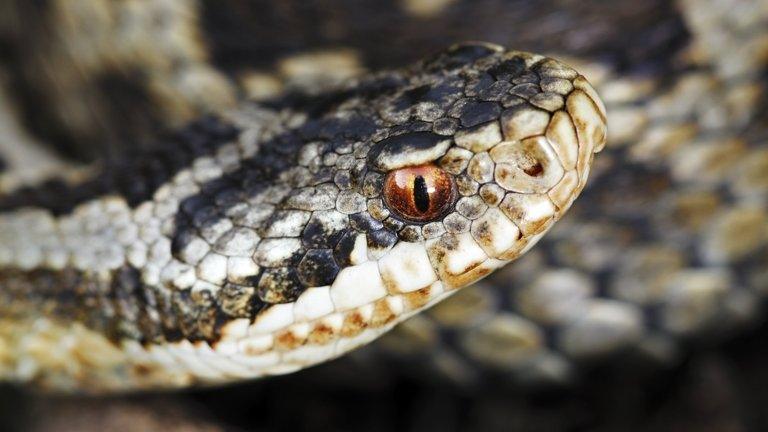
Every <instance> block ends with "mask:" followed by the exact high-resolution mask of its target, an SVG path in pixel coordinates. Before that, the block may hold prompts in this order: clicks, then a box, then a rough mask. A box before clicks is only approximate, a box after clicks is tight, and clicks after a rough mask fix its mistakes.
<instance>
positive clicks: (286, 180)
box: [0, 44, 606, 390]
mask: <svg viewBox="0 0 768 432" xmlns="http://www.w3.org/2000/svg"><path fill="white" fill-rule="evenodd" d="M605 115H606V113H605V109H604V107H603V106H602V102H600V100H599V99H598V98H597V95H596V93H595V92H594V90H593V89H592V88H591V86H590V85H589V84H588V83H587V81H586V79H584V77H583V76H581V75H579V74H578V73H577V72H576V71H574V70H573V69H571V68H569V67H567V66H565V65H563V64H562V63H559V62H557V61H555V60H552V59H549V58H545V57H542V56H538V55H532V54H527V53H521V52H514V51H504V50H503V49H502V48H500V47H497V46H494V45H482V44H473V45H459V46H456V47H453V48H451V49H449V50H447V51H445V52H443V53H440V54H437V55H435V56H433V57H432V58H430V59H428V60H425V61H423V62H420V63H418V64H417V65H415V66H413V67H411V68H408V69H403V70H398V71H394V72H382V73H378V74H374V75H373V76H371V77H370V78H363V79H361V80H359V81H356V82H352V83H350V84H348V85H346V86H344V87H342V88H339V89H336V90H333V91H331V92H328V93H323V94H320V95H317V96H301V95H296V96H293V97H289V98H287V99H285V100H282V101H276V102H272V103H270V104H267V105H264V106H259V105H253V104H249V103H246V104H244V105H242V106H241V107H240V108H239V109H237V110H233V111H230V112H228V113H226V114H223V115H222V116H221V117H220V118H212V119H206V120H203V121H199V122H197V123H195V124H193V125H190V126H188V127H186V128H185V129H183V130H182V132H180V133H179V134H177V136H176V137H174V138H172V139H169V142H168V144H165V145H163V146H158V150H154V151H152V152H141V151H138V152H135V153H134V154H131V155H128V156H126V157H125V158H124V159H122V160H121V163H119V164H115V165H114V166H112V165H107V166H105V167H104V168H102V170H101V171H100V172H98V171H97V172H96V173H94V174H93V175H92V178H93V179H92V180H85V181H83V182H80V183H79V184H74V185H70V186H66V185H65V186H62V184H61V183H60V182H47V183H43V184H38V185H35V186H29V187H26V188H22V189H18V190H16V191H14V192H12V193H9V194H8V195H7V196H6V197H4V198H2V199H0V208H2V209H5V210H6V212H5V213H3V214H2V215H0V265H2V267H3V268H2V272H0V300H1V303H2V305H3V306H0V311H2V313H3V314H2V321H0V336H2V337H1V338H0V340H2V343H3V344H4V345H5V352H6V353H7V354H6V355H5V357H6V358H4V359H3V362H2V363H0V365H2V369H0V372H2V374H3V375H4V376H6V377H8V378H11V379H19V380H29V381H35V382H38V383H39V384H41V385H44V386H50V387H56V388H63V389H66V388H81V389H84V390H98V389H120V388H133V387H140V388H142V387H156V386H159V387H163V386H183V385H189V384H192V383H195V382H206V383H216V382H227V381H233V380H236V379H243V378H250V377H256V376H261V375H266V374H277V373H285V372H289V371H293V370H297V369H300V368H303V367H305V366H308V365H311V364H314V363H317V362H319V361H323V360H326V359H328V358H332V357H335V356H338V355H340V354H342V353H344V352H346V351H348V350H350V349H352V348H354V347H356V346H358V345H360V344H362V343H365V342H367V341H370V340H372V339H373V338H375V337H376V336H378V335H380V334H381V333H382V332H384V331H385V330H387V329H389V328H391V327H392V326H393V325H394V324H396V323H397V322H399V321H401V320H403V319H404V318H405V317H407V316H410V315H411V314H413V313H414V312H416V311H418V310H420V309H422V308H424V307H426V306H428V305H431V304H433V303H435V302H436V301H437V300H439V299H442V298H444V297H446V296H447V295H449V294H452V293H453V292H454V291H455V290H456V289H457V288H461V287H464V286H466V285H468V284H471V283H472V282H474V281H476V280H478V279H480V278H482V277H484V276H486V275H488V274H489V273H491V272H492V271H493V270H495V269H497V268H499V267H501V266H503V265H504V264H506V263H507V262H509V261H511V260H513V259H516V258H517V257H518V256H520V255H522V254H523V253H524V252H525V251H527V250H528V249H530V248H531V247H532V246H533V245H534V244H535V243H536V241H537V240H538V239H539V238H540V237H541V236H542V235H543V234H544V233H545V232H546V231H547V230H548V229H549V228H550V227H551V225H552V224H553V223H554V222H555V221H556V220H558V219H559V218H560V217H561V216H562V215H563V213H564V212H565V210H567V209H568V208H569V207H570V205H571V203H572V202H573V200H574V199H575V198H576V196H577V195H578V193H579V192H580V191H581V189H582V188H583V187H584V186H585V184H586V181H587V177H588V174H589V171H590V166H591V164H592V159H593V154H594V153H595V152H598V151H600V150H601V149H602V147H603V145H604V144H605V137H606V128H605ZM423 164H435V165H437V166H438V167H440V168H442V170H444V171H445V172H447V173H448V174H450V176H451V177H452V178H453V180H452V182H454V183H455V188H456V192H457V193H456V195H455V200H454V202H452V203H451V206H450V208H449V210H448V211H447V213H444V214H441V215H440V216H439V217H437V218H435V219H433V220H427V221H424V222H423V223H422V222H420V223H414V222H409V221H408V220H407V219H404V218H403V217H401V216H399V215H398V214H397V213H396V212H395V211H393V210H392V209H390V208H388V206H387V204H386V200H385V197H384V196H383V195H382V194H383V193H386V192H385V190H383V188H382V184H383V180H384V176H385V175H386V174H387V173H388V172H391V171H393V170H397V169H399V168H405V167H409V166H417V165H423ZM41 345H46V346H47V350H48V351H49V352H51V353H53V354H52V355H51V356H48V357H46V356H41V355H40V352H39V351H38V350H39V347H40V346H41Z"/></svg>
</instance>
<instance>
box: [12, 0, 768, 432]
mask: <svg viewBox="0 0 768 432" xmlns="http://www.w3.org/2000/svg"><path fill="white" fill-rule="evenodd" d="M467 40H482V41H488V42H494V43H498V44H501V45H504V46H507V47H511V48H515V49H520V50H526V51H533V52H539V53H544V54H547V55H552V56H556V57H558V58H561V59H563V60H564V61H566V62H568V63H570V64H572V65H573V66H574V67H576V69H578V70H579V71H580V72H582V73H583V74H584V75H586V76H587V78H588V79H589V80H590V81H591V82H592V83H593V84H594V85H595V87H596V88H597V90H598V92H599V93H600V94H601V95H602V97H603V99H604V101H605V102H606V106H607V108H608V118H609V144H608V147H607V148H606V150H605V151H604V152H603V153H602V154H601V155H600V156H599V157H598V160H597V162H596V167H595V169H594V173H593V175H592V179H591V180H590V185H589V186H588V187H587V189H586V190H585V192H584V194H583V196H582V197H581V198H580V199H579V200H577V202H576V204H575V205H574V207H573V209H572V210H571V212H570V214H569V215H568V216H567V217H566V218H565V219H564V220H563V221H561V222H560V223H559V224H558V225H557V226H556V228H555V229H554V230H553V232H552V233H551V234H549V235H548V236H547V237H545V239H544V240H543V241H542V242H541V243H540V244H539V245H538V246H537V247H536V248H534V249H533V250H532V251H531V252H530V253H529V254H528V255H526V256H525V257H524V258H523V259H521V260H520V261H519V262H516V263H514V264H512V265H511V266H508V268H507V269H505V270H504V271H501V272H497V274H494V275H493V276H492V277H491V278H489V279H488V280H487V281H484V282H483V283H482V284H480V286H477V287H473V288H468V289H465V290H464V291H462V292H461V293H460V294H458V295H457V296H455V297H454V298H452V299H450V300H449V301H447V302H445V303H444V304H441V305H438V306H437V307H436V308H434V309H432V310H430V311H429V312H427V313H425V314H423V315H420V316H417V317H414V318H413V319H412V320H410V321H408V322H406V323H404V324H403V325H401V326H399V327H398V328H397V329H395V330H394V331H393V332H392V333H391V334H389V335H387V336H385V337H384V338H382V340H380V341H377V342H376V343H374V344H372V345H371V346H369V347H366V348H364V349H362V350H360V351H358V352H355V353H353V354H352V355H350V356H348V357H345V358H342V359H339V360H337V361H334V362H331V363H329V364H326V365H321V366H318V367H315V368H311V369H309V370H305V371H302V372H299V373H295V374H292V375H289V376H284V377H275V378H269V379H265V380H260V381H257V382H253V383H246V384H240V385H236V386H231V387H226V388H216V389H200V390H192V391H185V392H181V393H165V394H163V393H160V394H139V395H127V396H113V397H102V398H87V397H75V398H73V397H63V396H52V395H39V394H35V393H31V392H29V391H27V390H25V389H20V388H15V387H12V386H4V387H0V430H57V431H64V430H73V431H74V430H77V431H88V430H183V431H220V430H226V431H229V430H233V431H247V430H258V431H281V430H339V431H347V430H349V431H351V430H373V431H378V430H382V431H384V430H405V431H410V430H414V431H416V430H436V429H440V430H445V431H453V430H455V431H460V430H462V431H463V430H482V431H490V430H533V431H557V430H598V431H614V430H616V431H619V430H620V431H633V430H638V431H641V430H642V431H646V430H658V431H667V430H670V431H673V430H674V431H677V430H679V431H688V430H704V431H753V430H754V431H760V430H766V429H768V418H767V417H768V416H767V415H766V413H765V409H764V407H765V404H766V403H767V402H768V369H766V367H765V366H764V365H766V364H768V345H767V344H766V341H768V336H767V334H766V330H767V329H766V327H765V324H764V319H763V317H764V313H763V310H762V309H763V307H764V303H765V300H764V297H765V295H766V293H767V292H768V116H766V105H767V104H766V102H765V101H766V98H765V92H766V86H768V79H767V78H768V72H767V69H766V65H768V2H766V1H764V0H679V1H662V0H648V1H644V2H636V1H630V0H617V1H613V2H602V1H575V0H540V1H533V0H476V1H470V0H398V1H394V0H393V1H373V0H371V1H368V0H357V1H355V0H314V1H298V0H297V1H294V0H281V1H278V0H271V1H260V0H252V1H242V0H221V1H213V0H210V1H205V0H199V1H194V0H178V1H171V0H158V1H148V0H114V1H107V0H58V1H57V0H46V1H34V2H28V1H22V0H5V1H3V2H0V155H1V157H2V159H1V160H2V166H3V167H4V170H5V171H4V173H2V174H0V192H2V193H5V192H7V191H10V190H13V189H15V188H17V187H19V185H20V183H19V182H21V184H23V183H24V182H34V181H36V179H41V178H45V177H47V176H51V175H55V174H56V173H57V172H59V171H61V170H63V169H65V168H67V169H68V167H71V166H75V167H83V166H88V165H89V164H91V163H94V162H96V161H99V160H104V159H110V158H111V159H119V158H120V157H121V155H124V154H125V153H126V152H131V151H136V150H137V149H148V148H152V145H153V142H154V141H155V140H156V139H157V137H158V136H161V135H163V134H165V133H167V131H168V130H171V129H174V128H178V127H181V126H183V125H184V124H185V123H186V122H188V121H190V120H193V119H195V118H197V117H199V116H201V115H205V114H207V113H215V112H218V111H221V110H225V109H228V108H231V107H234V106H236V105H237V104H238V102H239V101H242V100H244V99H252V100H258V101H273V100H275V99H279V98H280V97H282V95H285V94H291V93H296V92H307V93H319V92H322V91H323V90H324V89H328V88H331V87H333V86H335V85H338V84H340V83H344V82H346V81H348V80H350V79H352V78H353V77H355V76H359V75H361V74H365V73H368V72H370V71H376V70H379V69H382V68H393V67H400V66H404V65H407V64H409V63H411V62H414V61H417V60H418V59H421V58H425V57H427V56H429V55H432V54H433V53H435V52H437V51H439V50H440V49H443V48H445V47H447V46H449V45H450V44H452V43H456V42H461V41H467ZM30 160H35V161H36V163H38V165H39V166H41V167H43V168H41V169H40V170H36V171H34V172H28V170H26V171H25V170H24V169H23V167H24V166H25V165H26V164H27V163H28V162H29V161H30ZM40 161H43V163H42V164H40ZM19 179H22V180H19ZM0 357H2V356H1V355H0Z"/></svg>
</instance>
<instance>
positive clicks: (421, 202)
mask: <svg viewBox="0 0 768 432" xmlns="http://www.w3.org/2000/svg"><path fill="white" fill-rule="evenodd" d="M413 203H414V204H415V205H416V209H417V210H419V211H420V212H422V213H425V212H426V211H427V210H429V191H428V190H427V181H426V180H424V177H422V176H416V178H415V179H414V180H413Z"/></svg>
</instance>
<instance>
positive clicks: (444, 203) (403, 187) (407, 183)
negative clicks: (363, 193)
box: [384, 164, 456, 223]
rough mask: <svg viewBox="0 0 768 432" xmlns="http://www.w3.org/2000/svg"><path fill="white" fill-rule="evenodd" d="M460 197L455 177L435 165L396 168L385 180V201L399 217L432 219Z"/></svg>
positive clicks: (427, 220)
mask: <svg viewBox="0 0 768 432" xmlns="http://www.w3.org/2000/svg"><path fill="white" fill-rule="evenodd" d="M455 199H456V185H455V183H454V180H453V176H451V175H450V174H448V173H447V172H445V171H443V170H442V169H441V168H439V167H437V166H435V165H433V164H424V165H418V166H411V167H405V168H400V169H397V170H393V171H391V172H389V174H387V177H386V179H385V181H384V201H385V203H386V205H387V207H388V208H389V209H390V211H391V212H393V213H394V214H395V215H396V216H398V217H400V218H402V219H405V220H408V221H412V222H422V223H426V222H432V221H435V220H437V219H439V218H440V217H441V216H443V215H444V214H445V213H446V212H447V211H448V210H449V209H450V208H451V207H452V206H453V203H454V201H455Z"/></svg>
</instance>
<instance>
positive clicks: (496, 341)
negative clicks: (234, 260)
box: [360, 1, 768, 386]
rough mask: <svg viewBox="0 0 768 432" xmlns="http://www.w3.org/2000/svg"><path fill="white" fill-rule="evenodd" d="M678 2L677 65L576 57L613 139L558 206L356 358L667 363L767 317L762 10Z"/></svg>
mask: <svg viewBox="0 0 768 432" xmlns="http://www.w3.org/2000/svg"><path fill="white" fill-rule="evenodd" d="M683 3H686V4H687V6H688V7H687V8H685V9H684V11H685V12H686V16H685V18H686V20H687V22H688V28H689V29H690V31H691V32H692V33H693V35H694V38H693V40H694V41H696V42H695V44H694V47H693V48H691V50H692V52H691V53H688V55H689V56H690V58H688V59H687V60H685V62H684V63H683V64H682V65H681V67H682V68H684V69H685V70H686V73H681V74H678V75H672V76H670V75H668V74H664V73H656V74H649V73H648V71H646V70H639V71H632V70H630V71H627V70H621V69H616V68H614V67H611V66H607V65H605V64H601V63H599V62H594V63H592V64H591V66H589V65H581V67H579V69H580V70H582V71H583V73H584V74H585V75H586V76H587V77H588V78H589V79H590V81H591V82H592V83H593V84H594V85H595V88H596V89H597V91H598V92H599V93H600V94H601V95H602V96H603V100H604V102H605V104H606V108H607V112H608V122H609V125H610V128H609V133H608V142H609V144H608V147H607V148H606V150H605V151H604V152H603V153H602V154H601V157H600V158H599V159H598V160H597V161H596V164H595V167H594V174H593V176H594V180H593V181H591V182H590V183H589V184H588V186H587V188H586V189H585V191H584V193H583V194H582V196H581V197H580V199H579V200H578V201H577V203H576V204H574V208H573V209H572V210H571V211H570V212H569V214H568V215H567V217H565V218H564V219H563V220H562V221H561V222H560V223H558V225H557V226H556V227H555V228H554V229H553V230H552V232H551V233H550V234H549V235H548V236H547V237H546V238H544V239H542V241H541V242H540V243H539V245H538V246H537V247H536V248H535V249H534V250H533V251H531V252H530V253H529V254H527V255H526V256H525V257H524V258H522V259H521V260H520V261H518V262H517V263H515V265H513V266H509V267H507V268H505V269H504V270H502V271H500V272H497V273H495V274H494V275H493V276H491V277H490V278H489V279H487V280H485V281H483V282H482V283H480V284H478V286H476V287H474V288H470V289H466V290H463V291H462V292H461V293H459V294H457V295H456V296H455V297H453V298H451V299H449V300H447V301H446V302H443V303H441V304H440V305H437V306H436V307H435V308H433V309H431V310H430V311H427V312H425V313H424V314H421V315H419V316H416V317H414V318H412V319H411V320H410V321H408V322H406V323H404V324H403V326H401V327H399V328H398V329H396V331H395V332H393V333H392V334H390V335H387V336H386V337H385V338H384V339H383V340H382V341H380V343H379V344H377V345H375V346H373V347H370V348H369V349H367V350H368V352H363V353H361V354H360V357H361V359H365V361H367V362H373V361H374V360H373V359H378V358H383V360H382V365H381V368H383V369H386V368H387V367H391V368H394V369H397V370H398V373H402V371H408V372H406V374H407V375H408V376H412V377H424V376H428V377H430V378H431V379H438V380H443V381H448V382H453V383H457V384H462V385H474V384H477V383H479V382H491V383H492V384H493V385H497V384H498V383H500V382H507V383H509V384H513V385H520V384H527V385H531V384H533V385H536V386H540V385H553V384H554V385H558V386H560V385H568V384H573V383H574V382H578V381H579V380H580V379H582V378H583V376H584V375H585V374H584V372H585V370H586V371H589V370H590V369H593V368H597V367H608V366H609V365H614V366H615V365H616V364H621V363H626V364H628V365H629V366H628V368H632V367H633V366H635V368H636V369H640V370H642V369H643V368H644V367H645V368H648V367H650V368H651V369H654V368H656V369H658V368H661V367H669V366H670V365H676V364H679V363H680V362H682V361H685V360H686V359H687V358H688V357H687V355H688V353H689V352H690V350H691V349H692V348H701V347H712V346H716V345H717V344H719V343H722V342H723V341H724V340H728V339H729V338H731V337H734V336H735V335H739V334H742V333H743V332H744V331H745V330H747V329H750V328H752V327H754V326H755V325H756V324H757V323H760V322H761V321H762V320H764V308H765V295H766V292H768V291H767V290H768V278H766V275H768V273H766V264H767V261H766V257H768V181H767V180H768V177H766V173H768V169H766V168H768V156H767V154H768V153H766V151H767V149H768V130H767V129H766V124H768V123H766V105H765V99H764V96H765V92H766V89H765V87H764V77H765V71H766V60H765V59H766V57H765V53H767V52H768V39H766V36H765V34H766V33H765V28H766V27H765V23H766V22H768V21H767V20H768V11H766V10H765V8H764V7H763V8H762V9H761V6H760V5H758V3H759V2H753V3H749V2H747V3H744V4H743V6H744V7H745V9H743V10H742V9H739V10H735V9H734V10H732V9H731V6H732V5H731V4H730V3H729V2H717V1H714V2H706V1H689V2H683ZM713 26H714V27H713ZM713 28H717V29H719V30H718V31H714V30H713ZM715 34H717V35H719V36H715ZM724 53H727V54H724ZM757 53H763V54H762V56H760V55H757V56H756V54H757ZM542 88H543V87H542ZM414 359H418V360H417V361H415V360H414ZM390 364H393V365H394V366H388V365H390ZM414 364H418V367H415V368H414V367H413V366H412V365H414ZM424 365H429V366H428V367H425V366H424ZM489 378H490V380H489Z"/></svg>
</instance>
